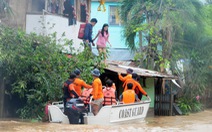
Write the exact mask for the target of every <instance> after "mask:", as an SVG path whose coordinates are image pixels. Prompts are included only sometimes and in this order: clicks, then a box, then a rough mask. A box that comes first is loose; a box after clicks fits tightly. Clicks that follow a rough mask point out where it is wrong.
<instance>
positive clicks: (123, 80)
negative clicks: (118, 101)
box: [118, 68, 133, 83]
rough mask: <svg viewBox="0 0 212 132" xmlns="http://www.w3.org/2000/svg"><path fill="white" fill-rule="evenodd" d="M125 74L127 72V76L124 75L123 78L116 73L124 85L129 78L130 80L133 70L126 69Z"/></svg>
mask: <svg viewBox="0 0 212 132" xmlns="http://www.w3.org/2000/svg"><path fill="white" fill-rule="evenodd" d="M126 72H127V75H126V76H125V77H123V76H122V75H121V73H118V77H119V80H120V81H122V82H123V83H124V82H125V81H126V80H127V79H131V78H132V73H133V69H131V68H128V69H127V70H126Z"/></svg>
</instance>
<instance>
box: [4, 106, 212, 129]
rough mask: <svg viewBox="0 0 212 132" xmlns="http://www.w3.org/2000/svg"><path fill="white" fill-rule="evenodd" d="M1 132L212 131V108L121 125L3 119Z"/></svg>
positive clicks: (154, 117) (149, 117) (150, 117)
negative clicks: (186, 114)
mask: <svg viewBox="0 0 212 132" xmlns="http://www.w3.org/2000/svg"><path fill="white" fill-rule="evenodd" d="M0 131H1V132H10V131H11V132H70V131H75V132H78V131H80V132H99V131H100V132H106V131H107V132H142V131H145V132H161V131H162V132H166V131H167V132H170V131H171V132H181V131H189V132H193V131H195V132H196V131H197V132H211V131H212V109H207V110H205V111H203V112H199V113H195V114H190V115H188V116H160V117H159V116H152V115H150V116H148V117H147V118H146V119H145V121H136V122H129V123H123V124H119V125H70V124H57V123H32V122H21V121H15V120H8V119H7V120H1V121H0Z"/></svg>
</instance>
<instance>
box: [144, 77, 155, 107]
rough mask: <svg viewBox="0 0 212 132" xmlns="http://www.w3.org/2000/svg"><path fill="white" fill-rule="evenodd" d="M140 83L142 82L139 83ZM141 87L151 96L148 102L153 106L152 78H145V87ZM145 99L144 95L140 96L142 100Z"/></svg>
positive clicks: (153, 90) (153, 87) (153, 88)
mask: <svg viewBox="0 0 212 132" xmlns="http://www.w3.org/2000/svg"><path fill="white" fill-rule="evenodd" d="M141 84H142V83H141ZM142 88H143V89H144V90H145V91H146V92H147V94H148V95H149V96H150V98H151V103H150V107H151V108H153V107H154V102H155V86H154V78H146V87H143V85H142ZM144 99H146V96H143V97H142V100H144Z"/></svg>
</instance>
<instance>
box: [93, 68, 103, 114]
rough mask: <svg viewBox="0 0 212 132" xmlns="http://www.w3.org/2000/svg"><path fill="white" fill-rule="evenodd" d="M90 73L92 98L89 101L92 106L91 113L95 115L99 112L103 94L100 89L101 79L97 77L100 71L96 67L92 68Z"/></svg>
mask: <svg viewBox="0 0 212 132" xmlns="http://www.w3.org/2000/svg"><path fill="white" fill-rule="evenodd" d="M91 74H92V75H93V84H92V87H93V91H92V96H93V99H92V102H91V106H92V112H93V114H94V115H97V113H98V112H99V110H100V108H101V106H102V102H103V101H104V95H103V91H102V81H101V80H100V78H99V76H100V72H99V70H98V69H94V70H93V71H91Z"/></svg>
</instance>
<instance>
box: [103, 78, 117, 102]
mask: <svg viewBox="0 0 212 132" xmlns="http://www.w3.org/2000/svg"><path fill="white" fill-rule="evenodd" d="M103 94H104V102H103V105H104V106H105V105H115V104H116V91H115V89H114V88H113V81H112V80H110V79H108V80H107V81H106V87H105V88H104V89H103Z"/></svg>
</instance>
